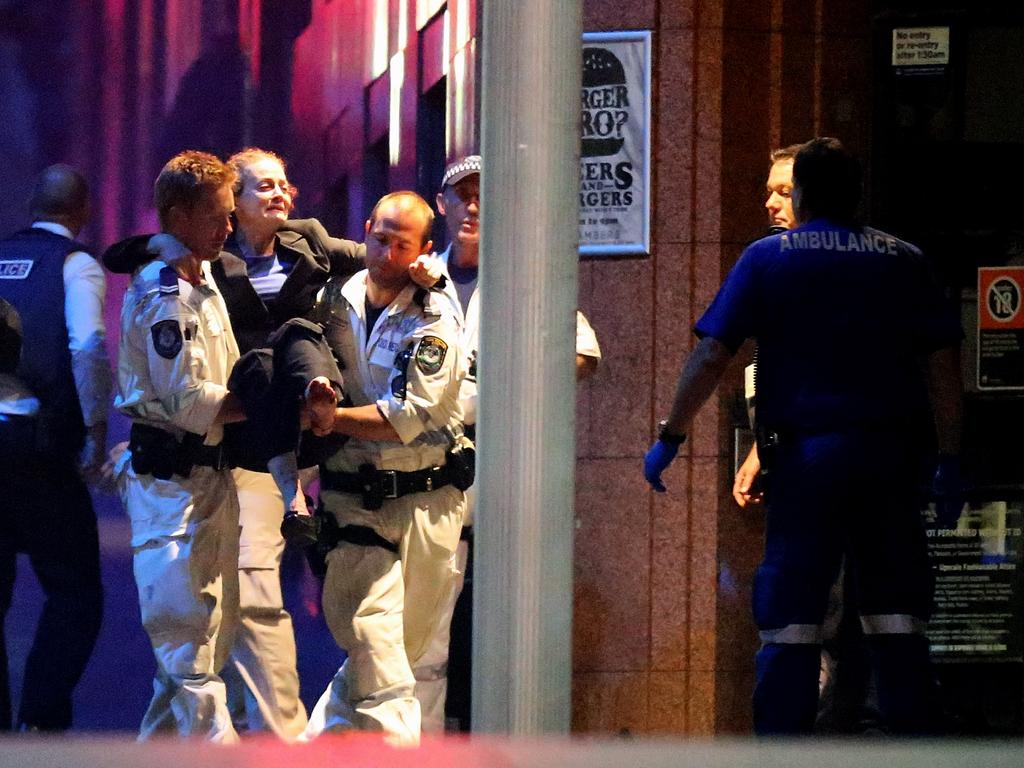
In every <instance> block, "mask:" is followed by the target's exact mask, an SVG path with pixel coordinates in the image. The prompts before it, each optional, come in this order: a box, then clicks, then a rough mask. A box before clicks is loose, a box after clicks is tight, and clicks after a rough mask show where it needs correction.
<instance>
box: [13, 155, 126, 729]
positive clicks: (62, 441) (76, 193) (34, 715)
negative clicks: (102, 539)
mask: <svg viewBox="0 0 1024 768" xmlns="http://www.w3.org/2000/svg"><path fill="white" fill-rule="evenodd" d="M30 208H31V214H32V218H33V221H34V223H33V224H32V227H31V228H29V229H25V230H22V231H20V232H17V233H15V234H14V235H12V236H10V237H8V238H7V239H6V240H3V241H0V276H2V278H3V279H0V298H3V299H5V300H6V301H7V302H9V303H10V306H11V307H12V308H13V309H12V310H11V315H10V317H12V318H17V316H18V315H20V318H19V319H16V320H12V321H11V323H8V324H5V325H4V329H5V333H6V334H7V338H8V340H9V341H11V343H10V344H8V343H4V344H3V351H2V353H0V357H2V360H0V380H2V384H0V464H2V467H3V470H2V471H0V495H2V497H3V498H4V500H5V505H4V510H3V513H2V514H0V619H2V618H3V616H4V614H6V612H7V609H8V607H9V606H10V601H11V593H12V591H13V586H14V578H15V559H16V555H17V553H18V552H24V553H26V554H28V556H29V558H30V561H31V563H32V567H33V569H34V570H35V573H36V576H37V577H38V579H39V582H40V584H41V585H42V587H43V591H44V592H45V593H46V602H45V604H44V606H43V612H42V616H41V617H40V620H39V626H38V629H37V631H36V637H35V640H34V642H33V645H32V650H31V652H30V653H29V657H28V661H27V663H26V668H25V678H24V685H23V694H22V700H21V706H20V708H19V710H18V717H17V721H16V723H15V726H16V728H18V729H19V730H48V731H57V730H65V729H67V728H69V727H70V726H71V694H72V691H73V689H74V687H75V685H76V684H77V683H78V680H79V678H80V677H81V675H82V671H83V670H84V669H85V665H86V663H87V662H88V660H89V656H90V655H91V653H92V649H93V646H94V644H95V641H96V636H97V634H98V632H99V627H100V619H101V615H102V606H103V591H102V587H101V584H100V567H99V543H98V536H97V530H96V516H95V514H94V512H93V508H92V501H91V499H90V498H89V493H88V491H87V489H86V486H85V483H84V482H83V478H86V479H96V478H98V476H99V472H100V469H101V467H102V464H103V460H104V447H105V446H104V444H105V442H106V432H107V409H108V407H109V404H110V392H111V374H110V365H109V362H108V360H107V354H106V343H105V331H104V325H103V298H104V293H105V288H106V286H105V282H104V276H103V270H102V268H101V267H100V265H99V264H98V263H97V262H96V260H95V259H94V258H93V257H92V256H90V255H89V254H88V252H87V251H86V250H85V249H84V247H83V246H82V245H80V244H79V243H77V242H75V241H74V239H73V238H74V237H75V236H76V235H77V234H78V232H79V231H80V230H81V229H82V227H83V226H84V225H85V223H86V221H87V220H88V216H89V201H88V188H87V186H86V183H85V180H84V179H83V178H82V177H81V176H80V175H79V174H78V173H77V172H75V171H74V170H73V169H71V168H69V167H67V166H63V165H55V166H51V167H50V168H47V169H46V170H45V171H43V173H42V175H41V176H40V179H39V181H38V183H37V185H36V188H35V191H34V193H33V195H32V198H31V201H30ZM14 310H16V312H14ZM19 322H20V326H21V333H18V332H17V330H16V329H17V327H18V323H19ZM11 329H15V330H11ZM22 334H23V337H24V340H25V343H24V345H23V348H19V347H22V345H21V344H20V340H21V339H20V337H21V335H22ZM19 353H20V364H19V363H18V359H19ZM15 366H16V367H17V377H15V376H13V375H12V374H13V373H14V372H15ZM11 716H12V711H11V702H10V696H9V691H8V685H7V658H6V649H5V647H4V645H3V642H2V637H0V726H2V727H5V728H6V727H10V725H11V721H12V717H11Z"/></svg>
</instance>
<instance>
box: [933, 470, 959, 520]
mask: <svg viewBox="0 0 1024 768" xmlns="http://www.w3.org/2000/svg"><path fill="white" fill-rule="evenodd" d="M932 493H933V494H934V495H935V518H936V522H938V524H939V525H940V526H942V527H943V528H950V527H952V526H954V525H956V522H957V520H959V519H960V513H961V512H962V511H963V508H964V478H963V472H962V469H961V466H960V457H959V456H954V455H953V454H948V453H945V454H939V462H938V464H937V466H936V467H935V478H934V479H933V480H932Z"/></svg>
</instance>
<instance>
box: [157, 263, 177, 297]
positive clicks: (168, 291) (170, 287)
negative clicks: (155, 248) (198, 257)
mask: <svg viewBox="0 0 1024 768" xmlns="http://www.w3.org/2000/svg"><path fill="white" fill-rule="evenodd" d="M160 293H161V294H164V295H174V294H177V293H178V271H177V270H176V269H175V268H174V267H164V268H163V269H161V270H160Z"/></svg>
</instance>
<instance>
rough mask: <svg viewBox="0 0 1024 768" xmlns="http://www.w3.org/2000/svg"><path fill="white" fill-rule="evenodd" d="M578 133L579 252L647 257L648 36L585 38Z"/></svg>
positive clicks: (629, 34) (597, 35)
mask: <svg viewBox="0 0 1024 768" xmlns="http://www.w3.org/2000/svg"><path fill="white" fill-rule="evenodd" d="M580 131H581V142H580V217H579V218H580V253H582V254H584V255H602V256H607V255H633V254H635V255H642V254H647V253H649V252H650V158H651V33H650V32H646V31H642V32H595V33H587V34H585V35H583V89H582V104H581V112H580Z"/></svg>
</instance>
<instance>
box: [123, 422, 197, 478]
mask: <svg viewBox="0 0 1024 768" xmlns="http://www.w3.org/2000/svg"><path fill="white" fill-rule="evenodd" d="M128 448H129V450H130V451H131V452H132V469H134V470H135V474H136V475H152V476H153V477H155V478H157V479H158V480H170V479H171V475H176V474H177V475H181V476H183V477H185V476H188V474H189V472H191V471H192V464H191V461H189V459H188V456H187V451H183V450H182V446H181V445H179V444H178V441H177V440H175V439H174V435H172V434H170V433H169V432H165V431H164V430H162V429H157V428H156V427H150V426H148V425H146V424H132V429H131V433H130V435H129V439H128Z"/></svg>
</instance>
